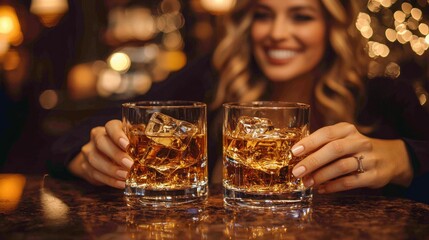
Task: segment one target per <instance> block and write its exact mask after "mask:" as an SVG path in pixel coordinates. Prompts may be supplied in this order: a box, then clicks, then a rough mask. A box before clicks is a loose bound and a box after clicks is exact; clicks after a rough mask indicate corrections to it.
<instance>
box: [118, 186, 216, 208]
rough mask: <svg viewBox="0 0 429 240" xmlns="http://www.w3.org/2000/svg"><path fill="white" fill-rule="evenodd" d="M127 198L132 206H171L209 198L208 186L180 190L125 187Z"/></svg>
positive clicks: (128, 203)
mask: <svg viewBox="0 0 429 240" xmlns="http://www.w3.org/2000/svg"><path fill="white" fill-rule="evenodd" d="M124 194H125V200H126V202H127V205H128V206H130V207H136V206H150V207H170V206H176V205H181V204H186V203H190V202H198V201H204V200H206V199H207V195H208V186H207V184H206V185H203V186H198V187H194V188H188V189H180V190H146V189H144V188H139V187H131V186H126V187H125V191H124Z"/></svg>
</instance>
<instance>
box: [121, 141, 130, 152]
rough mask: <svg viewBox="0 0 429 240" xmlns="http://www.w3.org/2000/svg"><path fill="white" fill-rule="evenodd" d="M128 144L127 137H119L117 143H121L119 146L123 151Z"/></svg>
mask: <svg viewBox="0 0 429 240" xmlns="http://www.w3.org/2000/svg"><path fill="white" fill-rule="evenodd" d="M128 144H130V142H129V141H128V140H127V139H125V138H119V145H121V147H122V149H123V150H124V151H126V150H127V146H128Z"/></svg>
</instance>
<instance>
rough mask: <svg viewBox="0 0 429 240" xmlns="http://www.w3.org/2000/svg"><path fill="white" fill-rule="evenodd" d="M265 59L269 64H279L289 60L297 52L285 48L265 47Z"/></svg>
mask: <svg viewBox="0 0 429 240" xmlns="http://www.w3.org/2000/svg"><path fill="white" fill-rule="evenodd" d="M265 53H266V56H267V60H268V62H269V63H271V64H275V65H280V64H285V63H288V62H290V61H291V60H292V59H293V58H294V57H295V56H296V55H297V54H298V53H297V51H294V50H287V49H267V50H266V51H265Z"/></svg>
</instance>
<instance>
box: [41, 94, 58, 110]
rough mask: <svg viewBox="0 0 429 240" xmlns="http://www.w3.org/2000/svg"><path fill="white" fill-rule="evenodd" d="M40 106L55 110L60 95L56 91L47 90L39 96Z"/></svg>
mask: <svg viewBox="0 0 429 240" xmlns="http://www.w3.org/2000/svg"><path fill="white" fill-rule="evenodd" d="M39 103H40V106H41V107H42V108H44V109H47V110H49V109H53V108H54V107H55V106H57V104H58V94H57V92H55V91H54V90H45V91H43V92H42V94H40V96H39Z"/></svg>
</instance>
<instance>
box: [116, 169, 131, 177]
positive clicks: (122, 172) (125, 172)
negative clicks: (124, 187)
mask: <svg viewBox="0 0 429 240" xmlns="http://www.w3.org/2000/svg"><path fill="white" fill-rule="evenodd" d="M116 175H117V176H118V177H120V178H122V179H126V178H127V175H128V172H127V171H123V170H118V171H116Z"/></svg>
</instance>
